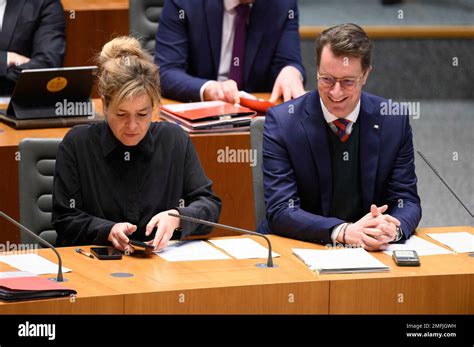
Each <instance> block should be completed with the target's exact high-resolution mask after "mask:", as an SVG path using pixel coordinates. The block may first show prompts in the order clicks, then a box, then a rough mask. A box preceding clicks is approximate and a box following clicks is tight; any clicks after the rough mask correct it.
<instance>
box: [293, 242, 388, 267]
mask: <svg viewBox="0 0 474 347" xmlns="http://www.w3.org/2000/svg"><path fill="white" fill-rule="evenodd" d="M293 253H294V254H295V255H296V256H297V257H299V258H300V259H301V260H303V262H304V263H305V264H306V265H307V266H309V268H310V269H311V270H316V271H318V272H320V273H353V272H383V271H389V270H390V268H389V267H388V266H387V265H385V264H383V263H382V262H380V261H379V260H377V259H376V258H374V257H373V256H372V255H370V254H369V253H368V252H367V251H366V250H365V249H363V248H343V249H334V250H315V249H305V248H293Z"/></svg>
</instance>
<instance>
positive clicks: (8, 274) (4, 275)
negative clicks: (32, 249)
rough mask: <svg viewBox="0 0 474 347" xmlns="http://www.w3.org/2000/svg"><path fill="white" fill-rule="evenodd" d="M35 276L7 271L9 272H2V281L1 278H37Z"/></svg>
mask: <svg viewBox="0 0 474 347" xmlns="http://www.w3.org/2000/svg"><path fill="white" fill-rule="evenodd" d="M35 276H36V275H35V274H32V273H31V272H27V271H7V272H0V279H1V278H16V277H35Z"/></svg>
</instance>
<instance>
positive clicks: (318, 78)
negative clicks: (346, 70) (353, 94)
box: [316, 71, 367, 89]
mask: <svg viewBox="0 0 474 347" xmlns="http://www.w3.org/2000/svg"><path fill="white" fill-rule="evenodd" d="M366 72H367V71H364V72H362V75H360V76H359V77H357V78H355V80H354V85H353V86H352V87H347V86H344V85H343V84H342V83H341V82H342V81H344V80H347V79H351V78H354V77H342V78H336V77H334V76H331V75H325V74H324V75H320V74H319V72H317V73H316V79H317V81H318V82H319V80H320V78H321V77H324V76H326V77H331V78H332V79H334V80H335V82H334V84H332V85H331V86H329V85H328V86H327V87H329V88H332V87H334V86H335V85H336V83H337V82H339V85H340V86H341V88H343V89H352V88H355V87H356V86H357V85H358V84H359V82H360V80H361V79H362V78H363V77H364V75H365V73H366ZM351 81H352V80H351Z"/></svg>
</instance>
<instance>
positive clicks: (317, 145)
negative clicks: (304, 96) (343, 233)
mask: <svg viewBox="0 0 474 347" xmlns="http://www.w3.org/2000/svg"><path fill="white" fill-rule="evenodd" d="M305 113H306V114H305V117H303V119H302V120H301V124H302V125H303V129H304V131H305V132H306V136H307V140H308V143H309V145H310V148H311V152H312V154H313V159H314V162H315V164H316V167H317V170H318V173H319V187H320V189H321V206H322V209H323V214H324V215H325V216H327V215H329V209H330V207H331V200H332V173H331V171H332V169H331V153H330V149H329V143H328V138H327V129H326V121H325V119H324V116H323V111H322V109H321V104H320V101H319V94H318V92H316V91H314V92H312V95H311V96H310V98H309V102H308V103H307V104H306V107H305Z"/></svg>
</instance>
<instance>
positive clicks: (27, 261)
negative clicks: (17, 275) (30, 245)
mask: <svg viewBox="0 0 474 347" xmlns="http://www.w3.org/2000/svg"><path fill="white" fill-rule="evenodd" d="M0 261H1V262H3V263H6V264H8V265H10V266H13V267H15V268H17V269H18V270H21V271H28V272H31V273H32V274H35V275H44V274H57V273H58V265H57V264H56V263H53V262H51V261H49V260H48V259H45V258H43V257H40V256H39V255H37V254H14V255H3V256H0ZM62 270H63V273H64V272H71V270H70V269H68V268H67V267H64V266H63V269H62Z"/></svg>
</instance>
